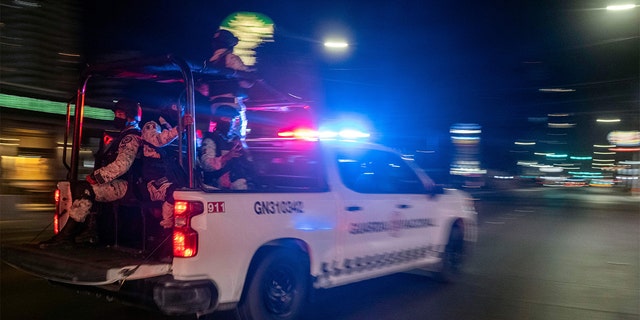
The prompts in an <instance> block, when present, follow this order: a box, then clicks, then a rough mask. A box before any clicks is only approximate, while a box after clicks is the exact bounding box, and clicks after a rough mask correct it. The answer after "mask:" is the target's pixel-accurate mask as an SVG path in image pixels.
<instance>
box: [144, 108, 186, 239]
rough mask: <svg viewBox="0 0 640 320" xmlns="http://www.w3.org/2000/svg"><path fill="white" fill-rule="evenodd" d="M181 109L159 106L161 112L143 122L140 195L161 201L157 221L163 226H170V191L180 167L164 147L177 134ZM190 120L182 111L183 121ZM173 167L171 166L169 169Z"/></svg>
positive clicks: (172, 203) (173, 188) (171, 192)
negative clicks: (160, 213) (157, 116)
mask: <svg viewBox="0 0 640 320" xmlns="http://www.w3.org/2000/svg"><path fill="white" fill-rule="evenodd" d="M181 113H182V112H181V110H179V107H178V106H177V105H176V104H172V105H171V107H166V108H164V109H163V110H162V115H161V116H160V118H159V119H158V121H159V122H160V123H159V124H158V123H157V122H155V121H149V122H147V123H145V124H144V126H142V145H143V161H142V177H143V180H144V181H143V182H144V186H143V192H142V193H143V198H144V200H146V201H162V220H161V221H160V225H161V226H162V227H163V228H164V229H169V228H172V227H173V205H174V199H173V191H174V190H175V189H176V187H178V186H179V184H180V183H179V181H178V180H180V178H181V177H180V176H179V175H180V173H182V174H184V172H180V170H181V168H179V165H177V162H178V159H177V158H176V156H175V155H172V154H171V153H170V152H169V150H165V148H164V147H166V146H168V145H169V144H171V143H172V142H173V141H174V140H175V139H176V138H177V137H178V135H179V134H180V132H179V131H178V125H177V124H178V119H179V116H180V114H181ZM192 123H193V120H192V118H191V116H187V115H185V116H184V118H183V124H184V126H185V127H186V126H187V125H190V124H192ZM172 168H173V170H172Z"/></svg>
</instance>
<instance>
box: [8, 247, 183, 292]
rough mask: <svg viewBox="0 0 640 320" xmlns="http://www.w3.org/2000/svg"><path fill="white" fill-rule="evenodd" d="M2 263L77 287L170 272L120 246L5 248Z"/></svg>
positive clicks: (165, 265) (166, 264) (162, 264)
mask: <svg viewBox="0 0 640 320" xmlns="http://www.w3.org/2000/svg"><path fill="white" fill-rule="evenodd" d="M2 261H3V262H5V263H7V264H8V265H11V266H13V267H15V268H17V269H19V270H23V271H25V272H27V273H31V274H33V275H36V276H38V277H42V278H45V279H48V280H51V281H56V282H62V283H69V284H77V285H105V284H111V283H114V282H116V281H121V280H125V279H127V280H129V279H131V280H132V279H141V278H148V277H153V276H160V275H164V274H168V273H170V270H171V263H170V262H161V261H158V260H155V259H151V258H148V257H147V256H145V255H143V254H141V253H139V252H136V251H133V250H126V249H124V248H119V247H95V246H83V245H76V246H73V247H54V248H46V249H41V248H40V247H39V246H38V245H37V244H19V245H6V246H3V247H2Z"/></svg>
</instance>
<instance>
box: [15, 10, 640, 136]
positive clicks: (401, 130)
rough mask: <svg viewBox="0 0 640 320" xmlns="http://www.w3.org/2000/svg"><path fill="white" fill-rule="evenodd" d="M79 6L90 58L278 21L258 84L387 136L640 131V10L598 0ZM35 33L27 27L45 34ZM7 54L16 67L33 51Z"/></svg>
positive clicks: (200, 52) (187, 42)
mask: <svg viewBox="0 0 640 320" xmlns="http://www.w3.org/2000/svg"><path fill="white" fill-rule="evenodd" d="M3 3H6V4H7V5H8V6H13V5H12V3H13V2H11V1H3ZM27 3H29V2H24V4H25V6H26V4H27ZM64 3H65V5H69V6H68V7H67V6H65V7H60V6H53V7H52V6H51V5H50V4H47V3H44V2H43V4H42V6H41V7H39V9H38V8H33V7H31V8H30V9H26V7H25V9H17V10H16V11H15V12H21V11H22V12H27V11H26V10H33V13H35V14H38V15H42V17H43V20H40V21H41V22H42V23H44V22H47V21H57V20H55V18H61V15H59V14H56V13H55V12H54V11H56V10H57V11H60V10H67V9H65V8H72V7H73V6H71V4H72V3H75V2H74V1H73V0H69V1H65V2H64ZM78 3H79V4H80V6H81V10H80V14H81V16H82V17H83V18H82V19H80V26H81V27H80V28H79V30H81V33H82V38H81V39H82V40H81V48H80V50H81V51H82V58H83V60H85V61H86V62H87V63H89V64H92V63H95V62H97V61H100V60H104V59H114V58H118V57H125V56H129V55H132V54H145V55H151V54H167V53H173V54H176V55H179V56H182V57H184V58H186V59H187V60H190V61H192V62H196V63H199V62H200V61H203V60H205V59H206V58H208V57H209V56H210V54H211V52H210V39H211V36H212V34H213V32H214V31H215V30H216V29H217V27H218V25H219V24H220V22H221V21H222V20H223V19H224V18H225V17H227V16H228V15H230V14H232V13H234V12H237V11H251V12H261V13H263V14H265V15H267V16H269V17H270V18H271V19H272V20H273V21H274V23H275V35H274V39H275V42H272V43H268V44H265V45H264V46H262V47H260V48H259V49H258V64H257V66H256V67H257V69H258V73H259V74H260V76H261V77H262V78H263V79H265V81H266V82H267V83H268V84H270V85H271V86H272V87H274V88H276V89H277V90H279V91H281V92H284V93H291V94H294V95H296V96H300V97H303V98H304V99H305V100H310V101H312V102H311V104H312V105H313V106H314V107H315V109H316V110H318V111H319V112H320V113H321V115H323V116H325V117H327V118H331V117H335V116H336V114H338V113H342V112H354V113H357V114H361V115H364V116H366V117H367V118H369V119H370V121H371V124H372V126H373V127H374V128H373V129H374V130H377V131H379V132H381V133H383V134H384V135H385V136H386V137H388V138H389V139H391V140H395V141H393V142H394V143H396V142H398V140H411V139H418V140H421V143H423V144H425V143H426V144H429V143H433V141H436V142H435V143H437V140H438V139H446V137H447V134H448V128H449V126H450V125H451V124H453V123H460V122H463V123H478V124H480V125H481V126H482V127H483V139H485V141H486V143H487V144H488V145H491V144H494V145H495V146H496V148H500V146H508V145H509V144H513V141H514V140H515V139H520V138H527V136H529V135H530V134H531V132H532V130H531V128H530V127H531V122H530V121H528V119H530V118H532V117H534V118H541V117H542V118H544V117H546V116H547V114H549V113H565V112H566V113H571V114H574V115H576V117H577V118H584V119H587V118H589V117H592V118H593V117H596V116H599V115H600V114H602V112H607V114H603V115H611V116H616V117H622V118H625V119H631V121H626V123H628V124H629V125H630V126H631V127H632V128H633V129H637V128H638V127H640V125H639V124H638V122H639V121H638V120H639V119H638V118H639V116H638V114H639V111H638V109H639V108H638V105H639V101H640V99H639V94H638V92H639V91H640V90H639V88H640V81H639V74H640V72H639V71H640V67H639V61H640V53H639V50H640V49H639V48H640V39H639V37H638V34H639V33H640V8H636V9H635V10H632V11H626V12H615V13H614V12H608V11H606V10H603V9H604V7H605V6H606V5H607V4H608V3H607V2H606V1H604V0H586V1H583V0H569V1H555V0H535V1H534V0H521V1H496V0H489V1H467V0H463V1H422V0H399V1H382V0H370V1H349V0H345V1H313V2H312V1H299V0H297V1H294V0H273V1H242V0H235V1H226V0H225V1H222V0H218V1H210V0H207V1H205V0H189V1H184V0H183V1H176V0H171V1H169V0H155V1H150V0H137V1H123V0H115V1H114V0H109V1H105V0H96V1H79V2H78ZM6 8H8V7H5V9H6ZM60 8H62V9H60ZM5 11H6V10H5ZM31 15H33V14H31ZM22 20H23V19H21V18H19V17H18V16H16V19H5V21H6V26H7V29H6V31H7V32H6V34H7V36H9V35H10V32H13V31H15V30H21V31H24V32H25V34H26V32H27V31H28V30H30V29H28V28H27V29H17V28H22V27H21V26H22V25H21V21H22ZM61 25H62V24H61V23H53V22H52V24H51V27H50V28H56V27H57V26H61ZM26 27H27V26H25V28H26ZM44 31H45V32H43V33H42V34H40V33H38V32H35V33H33V32H32V33H29V35H30V36H32V37H33V38H34V41H39V39H43V41H44V40H47V39H48V40H51V39H50V38H47V34H46V31H48V30H44ZM61 31H64V30H61ZM332 33H333V34H340V35H343V36H345V37H346V39H347V40H348V41H349V43H350V47H349V50H348V52H347V53H346V54H344V55H342V56H335V55H329V54H328V53H327V52H326V50H324V48H323V47H322V45H321V43H322V40H323V37H324V36H326V35H327V34H332ZM15 37H16V38H15V39H18V38H19V37H20V35H16V36H15ZM34 43H35V42H34ZM40 47H42V48H44V49H47V48H48V47H47V46H45V45H41V46H40ZM11 48H12V47H6V48H5V49H7V50H8V49H11ZM15 48H19V47H15ZM12 50H13V49H12ZM7 52H8V51H7ZM34 52H35V51H34ZM7 57H9V55H7ZM11 58H12V60H11V61H12V63H13V62H15V63H16V64H19V63H21V62H22V61H26V60H29V59H31V56H29V57H26V56H24V55H23V53H21V54H20V55H16V57H11ZM34 58H37V56H34ZM5 61H7V59H5ZM16 70H19V69H16ZM47 74H49V73H47ZM50 74H51V75H55V73H50ZM7 75H8V73H7ZM19 76H20V75H16V77H15V79H16V80H15V81H16V82H17V81H20V79H21V78H20V77H19ZM5 79H7V78H6V77H5ZM13 79H14V78H11V81H14V80H13ZM52 80H58V81H59V79H52ZM73 82H74V81H73V80H69V81H67V82H65V83H71V84H73ZM43 83H45V84H46V83H53V81H44V82H43ZM38 85H39V84H38ZM541 88H564V89H571V90H572V91H571V92H562V93H559V92H541V91H539V89H541ZM65 91H66V90H65ZM250 98H251V97H250ZM587 120H588V119H587ZM589 129H590V128H589V127H588V126H582V127H581V128H580V129H579V130H583V131H584V132H589ZM578 136H580V135H578ZM431 140H433V141H431Z"/></svg>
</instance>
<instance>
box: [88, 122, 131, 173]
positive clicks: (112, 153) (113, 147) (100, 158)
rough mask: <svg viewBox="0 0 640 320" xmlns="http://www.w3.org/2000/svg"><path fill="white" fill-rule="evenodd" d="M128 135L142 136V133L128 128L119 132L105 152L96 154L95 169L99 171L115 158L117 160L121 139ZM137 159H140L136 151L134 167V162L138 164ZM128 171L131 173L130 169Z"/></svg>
mask: <svg viewBox="0 0 640 320" xmlns="http://www.w3.org/2000/svg"><path fill="white" fill-rule="evenodd" d="M129 134H135V135H137V136H142V132H141V131H140V129H139V128H130V129H127V130H124V131H122V132H120V133H119V134H118V136H117V137H115V138H114V139H113V141H111V143H110V144H109V146H107V149H106V150H102V151H101V152H100V153H98V154H96V157H95V158H96V163H95V169H100V168H102V167H104V166H106V165H108V164H109V163H112V162H114V161H115V160H116V158H118V147H119V146H120V142H122V139H123V138H124V137H125V136H127V135H129ZM139 158H140V151H138V155H137V156H136V160H135V161H134V165H136V162H139V161H138V160H139ZM134 165H132V168H133V167H134ZM129 171H131V169H129ZM127 174H128V173H127Z"/></svg>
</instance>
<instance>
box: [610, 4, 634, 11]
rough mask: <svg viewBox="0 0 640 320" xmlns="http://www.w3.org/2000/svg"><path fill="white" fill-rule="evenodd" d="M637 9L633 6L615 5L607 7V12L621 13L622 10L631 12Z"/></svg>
mask: <svg viewBox="0 0 640 320" xmlns="http://www.w3.org/2000/svg"><path fill="white" fill-rule="evenodd" d="M635 7H637V6H636V5H635V4H617V5H610V6H607V10H608V11H622V10H631V9H634V8H635Z"/></svg>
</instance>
